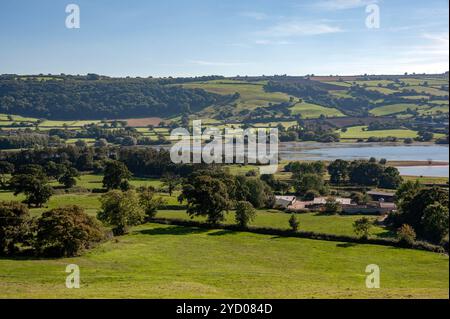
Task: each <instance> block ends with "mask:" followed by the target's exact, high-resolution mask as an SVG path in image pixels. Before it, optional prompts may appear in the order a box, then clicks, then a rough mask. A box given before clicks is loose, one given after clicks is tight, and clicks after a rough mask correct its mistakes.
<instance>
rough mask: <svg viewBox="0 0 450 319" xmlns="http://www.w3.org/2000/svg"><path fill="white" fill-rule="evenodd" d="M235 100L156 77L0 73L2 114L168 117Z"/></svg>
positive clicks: (60, 117)
mask: <svg viewBox="0 0 450 319" xmlns="http://www.w3.org/2000/svg"><path fill="white" fill-rule="evenodd" d="M232 99H233V97H232V96H226V95H225V96H224V95H219V94H215V93H211V92H206V91H205V90H202V89H186V88H183V87H181V86H179V85H162V84H161V83H160V82H159V81H158V80H154V79H136V78H135V79H131V78H126V79H110V78H103V77H98V76H97V77H96V76H90V77H64V76H58V77H48V76H46V77H11V76H8V77H5V76H3V77H0V113H6V114H17V115H22V116H31V117H38V118H46V119H58V120H79V119H104V118H106V119H117V118H133V117H151V116H157V117H169V116H174V115H178V114H184V113H194V112H198V111H201V110H202V109H204V108H206V107H208V106H210V105H220V104H223V103H229V102H230V101H231V100H232Z"/></svg>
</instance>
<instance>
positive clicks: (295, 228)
mask: <svg viewBox="0 0 450 319" xmlns="http://www.w3.org/2000/svg"><path fill="white" fill-rule="evenodd" d="M299 225H300V222H299V221H298V219H297V215H295V214H292V215H291V218H289V226H291V229H292V230H293V231H294V232H297V231H298V226H299Z"/></svg>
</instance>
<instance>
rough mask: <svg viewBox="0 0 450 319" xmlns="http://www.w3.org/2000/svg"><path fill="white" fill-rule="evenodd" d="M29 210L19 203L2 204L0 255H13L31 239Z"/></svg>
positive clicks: (0, 214)
mask: <svg viewBox="0 0 450 319" xmlns="http://www.w3.org/2000/svg"><path fill="white" fill-rule="evenodd" d="M30 226H31V219H30V213H29V211H28V208H27V207H26V206H25V205H23V204H20V203H18V202H0V255H12V254H14V253H15V252H17V250H18V245H19V244H23V243H25V242H26V241H27V240H28V239H30V237H31V231H30Z"/></svg>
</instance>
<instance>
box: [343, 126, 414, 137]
mask: <svg viewBox="0 0 450 319" xmlns="http://www.w3.org/2000/svg"><path fill="white" fill-rule="evenodd" d="M365 128H367V126H353V127H349V128H347V132H345V133H344V132H341V131H339V133H340V134H341V138H343V139H358V138H369V137H372V136H374V137H388V136H394V137H398V138H414V137H417V132H415V131H411V130H382V131H364V130H363V129H365Z"/></svg>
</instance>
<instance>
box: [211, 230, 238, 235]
mask: <svg viewBox="0 0 450 319" xmlns="http://www.w3.org/2000/svg"><path fill="white" fill-rule="evenodd" d="M237 233H238V232H236V231H233V230H226V229H224V230H218V231H215V232H213V233H209V234H208V236H225V235H236V234H237Z"/></svg>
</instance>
